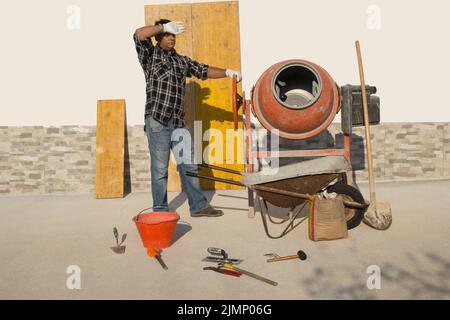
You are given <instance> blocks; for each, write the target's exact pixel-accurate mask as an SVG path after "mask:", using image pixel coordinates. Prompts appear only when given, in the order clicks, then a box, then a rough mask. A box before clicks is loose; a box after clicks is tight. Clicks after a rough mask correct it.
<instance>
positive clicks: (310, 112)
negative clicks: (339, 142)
mask: <svg viewBox="0 0 450 320" xmlns="http://www.w3.org/2000/svg"><path fill="white" fill-rule="evenodd" d="M252 102H253V103H252V104H253V113H254V114H255V116H256V117H257V118H258V120H259V122H260V123H261V124H262V125H263V126H264V127H265V128H266V129H267V130H269V131H271V132H274V133H277V131H275V130H278V133H277V134H278V135H279V136H280V137H282V138H286V139H291V140H303V139H307V138H310V137H313V136H315V135H317V134H319V133H321V132H322V131H324V130H326V129H327V128H328V126H329V125H330V123H331V122H332V121H333V119H334V117H335V116H336V114H337V113H338V112H339V108H340V96H339V89H338V87H337V85H336V83H335V82H334V80H333V78H331V76H330V75H329V74H328V73H327V72H326V71H325V70H324V69H323V68H322V67H320V66H319V65H317V64H314V63H312V62H309V61H305V60H287V61H283V62H280V63H277V64H275V65H273V66H272V67H270V68H269V69H267V70H266V71H265V72H264V73H263V75H262V76H261V77H260V78H259V80H258V82H257V83H256V85H255V88H254V90H253V93H252Z"/></svg>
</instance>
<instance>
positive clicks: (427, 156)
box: [0, 123, 450, 195]
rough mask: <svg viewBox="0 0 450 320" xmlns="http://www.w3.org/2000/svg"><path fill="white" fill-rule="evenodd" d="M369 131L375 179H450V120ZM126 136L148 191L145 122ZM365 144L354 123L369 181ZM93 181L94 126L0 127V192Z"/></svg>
mask: <svg viewBox="0 0 450 320" xmlns="http://www.w3.org/2000/svg"><path fill="white" fill-rule="evenodd" d="M372 134H373V139H372V141H373V143H372V144H373V151H374V165H375V168H376V171H375V172H376V177H377V179H379V180H393V181H395V180H405V179H406V180H417V179H434V178H436V179H441V178H448V179H450V161H449V160H450V123H403V124H402V123H388V124H382V125H379V126H374V127H372ZM127 137H128V156H127V157H126V158H127V159H126V162H125V168H126V170H125V171H126V175H127V177H129V180H130V182H131V190H132V192H140V191H149V190H150V170H149V166H150V163H149V156H148V147H147V140H146V137H145V133H144V131H143V126H129V127H128V128H127ZM342 138H343V137H342V134H341V133H340V125H339V124H333V125H332V126H331V127H330V128H329V130H328V131H327V132H325V133H322V134H321V135H319V136H317V137H315V138H313V139H310V140H308V141H296V142H292V141H281V147H282V149H283V148H292V147H294V148H311V149H312V148H326V147H332V146H333V145H335V146H338V147H341V146H342V140H343V139H342ZM364 148H365V143H364V128H354V134H353V136H352V150H351V152H352V165H353V168H354V170H355V178H356V181H357V182H362V181H366V180H367V170H366V157H365V151H364ZM283 161H284V162H286V161H285V160H283ZM283 161H282V162H281V164H285V163H283ZM288 161H292V160H289V159H288ZM94 183H95V127H94V126H62V127H49V128H46V127H39V126H34V127H0V195H14V194H55V193H56V194H57V193H91V194H93V192H94Z"/></svg>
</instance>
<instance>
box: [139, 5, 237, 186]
mask: <svg viewBox="0 0 450 320" xmlns="http://www.w3.org/2000/svg"><path fill="white" fill-rule="evenodd" d="M161 18H165V19H170V20H172V21H175V20H181V21H183V22H184V23H185V25H186V31H185V32H184V33H183V34H181V35H179V36H177V44H176V50H177V52H178V53H179V54H182V55H186V56H189V57H191V58H193V59H194V60H197V61H199V62H203V63H207V64H209V65H211V66H215V67H222V68H231V69H234V70H240V69H241V63H240V37H239V9H238V2H237V1H232V2H211V3H195V4H165V5H147V6H145V23H146V25H153V24H154V22H155V21H157V20H159V19H161ZM239 91H240V92H241V87H240V85H239ZM185 119H186V124H187V126H188V128H189V130H190V132H191V134H192V137H194V130H193V128H194V120H197V121H201V123H202V134H204V133H206V135H205V138H206V139H208V137H209V141H206V142H204V143H203V149H205V148H207V147H208V146H209V147H210V148H212V149H214V146H215V145H214V141H215V140H214V139H215V138H214V137H213V136H212V135H208V130H210V129H216V130H218V131H220V132H221V133H222V135H223V137H225V136H226V134H227V131H226V130H227V129H229V130H232V128H233V114H232V107H231V80H230V79H221V80H207V81H200V80H197V79H195V78H192V79H188V82H187V87H186V117H185ZM240 127H241V124H240ZM209 132H211V131H209ZM198 138H200V139H201V138H203V136H202V137H198ZM198 138H197V139H198ZM237 140H238V142H237V143H235V144H234V145H232V144H233V142H232V141H231V140H225V139H224V140H223V144H222V147H223V148H222V149H223V150H222V153H223V155H224V159H226V157H227V152H226V151H227V148H228V150H231V149H232V146H233V149H234V155H233V154H231V153H230V154H228V162H229V163H231V164H228V165H224V164H223V163H217V162H214V161H212V162H211V161H209V159H208V157H206V159H203V161H204V162H209V163H211V164H216V165H219V166H223V167H226V168H230V169H234V170H240V171H243V170H244V165H243V155H242V157H241V158H240V159H238V156H237V155H238V154H239V153H238V150H239V151H240V152H241V153H242V151H243V138H242V134H240V135H239V138H237ZM213 153H214V152H213ZM206 154H208V149H206ZM230 158H231V159H230ZM237 163H240V164H237ZM204 173H205V172H204ZM206 173H207V174H214V176H217V177H222V178H233V176H232V175H229V174H224V173H222V172H206ZM201 184H202V187H203V189H207V190H213V189H228V188H238V187H234V186H230V185H227V184H223V183H215V182H210V181H204V180H202V181H201ZM168 190H169V191H181V183H180V179H179V176H178V173H177V171H176V164H175V162H174V160H173V156H171V161H170V164H169V181H168Z"/></svg>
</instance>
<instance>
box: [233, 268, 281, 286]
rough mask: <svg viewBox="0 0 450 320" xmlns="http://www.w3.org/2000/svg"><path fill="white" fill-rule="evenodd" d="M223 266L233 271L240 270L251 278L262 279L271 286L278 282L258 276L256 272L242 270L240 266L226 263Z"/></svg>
mask: <svg viewBox="0 0 450 320" xmlns="http://www.w3.org/2000/svg"><path fill="white" fill-rule="evenodd" d="M225 268H230V269H231V270H233V271H237V272H240V273H242V274H245V275H247V276H249V277H252V278H254V279H257V280H260V281H263V282H265V283H268V284H270V285H272V286H277V285H278V283H276V282H275V281H272V280H270V279H267V278H264V277H261V276H258V275H257V274H254V273H252V272H250V271H247V270H244V269H241V268H237V267H235V266H228V265H225Z"/></svg>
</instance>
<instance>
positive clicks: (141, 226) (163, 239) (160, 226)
mask: <svg viewBox="0 0 450 320" xmlns="http://www.w3.org/2000/svg"><path fill="white" fill-rule="evenodd" d="M136 218H138V220H137V221H136ZM178 220H180V216H179V215H178V214H177V213H176V212H150V213H143V214H141V215H139V216H138V217H135V218H133V221H134V222H135V223H136V227H137V229H138V231H139V235H140V236H141V239H142V243H143V244H144V247H145V248H147V252H148V253H149V255H150V254H151V253H152V255H153V253H154V251H155V250H156V252H157V251H159V250H160V249H165V248H168V247H170V246H171V245H172V242H173V235H174V233H175V228H176V225H177V222H178Z"/></svg>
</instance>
